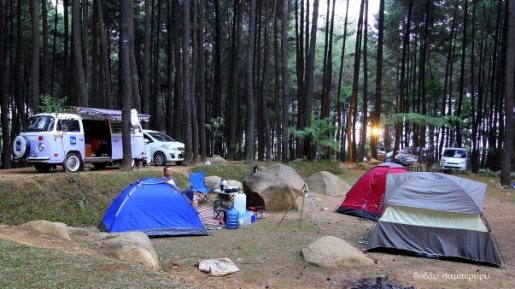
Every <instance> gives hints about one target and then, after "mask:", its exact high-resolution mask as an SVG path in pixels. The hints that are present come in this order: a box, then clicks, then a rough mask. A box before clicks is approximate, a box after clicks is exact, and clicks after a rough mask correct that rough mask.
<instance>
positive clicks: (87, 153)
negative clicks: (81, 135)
mask: <svg viewBox="0 0 515 289" xmlns="http://www.w3.org/2000/svg"><path fill="white" fill-rule="evenodd" d="M86 157H87V158H90V157H91V144H89V143H87V144H86Z"/></svg>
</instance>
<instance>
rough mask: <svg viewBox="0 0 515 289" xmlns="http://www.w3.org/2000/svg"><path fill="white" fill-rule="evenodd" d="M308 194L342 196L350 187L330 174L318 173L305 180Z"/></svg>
mask: <svg viewBox="0 0 515 289" xmlns="http://www.w3.org/2000/svg"><path fill="white" fill-rule="evenodd" d="M306 184H307V185H308V187H309V192H310V193H316V194H321V195H327V196H343V195H345V194H347V192H348V191H349V190H350V188H351V186H350V185H349V184H347V183H346V182H345V181H343V180H342V179H340V178H339V177H338V176H336V175H333V174H331V173H330V172H326V171H321V172H318V173H316V174H314V175H312V176H311V177H309V178H308V179H307V180H306Z"/></svg>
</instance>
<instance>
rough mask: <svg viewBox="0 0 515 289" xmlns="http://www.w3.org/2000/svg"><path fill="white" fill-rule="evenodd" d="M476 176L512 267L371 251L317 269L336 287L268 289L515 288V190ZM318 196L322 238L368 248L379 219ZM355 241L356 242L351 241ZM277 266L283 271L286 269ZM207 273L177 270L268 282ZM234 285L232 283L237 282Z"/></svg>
mask: <svg viewBox="0 0 515 289" xmlns="http://www.w3.org/2000/svg"><path fill="white" fill-rule="evenodd" d="M173 169H174V171H176V172H182V173H184V174H187V172H188V168H187V167H183V166H173ZM143 170H162V167H146V168H143ZM108 171H109V170H106V172H108ZM52 173H60V171H54V170H52V171H51V172H50V173H49V174H52ZM36 175H38V176H40V175H41V174H40V173H36V172H35V170H34V168H22V169H11V170H0V180H7V179H18V180H23V179H24V178H30V177H34V176H36ZM472 178H475V179H476V180H479V181H483V182H487V183H488V193H487V198H486V201H485V209H484V214H485V217H486V219H487V221H488V223H489V225H490V227H491V228H492V229H493V232H494V234H495V238H496V241H497V242H498V244H499V247H500V250H501V252H502V256H503V258H504V261H505V262H506V268H500V267H491V266H481V265H478V264H471V263H465V262H452V261H442V260H435V259H427V258H420V257H414V256H405V255H398V254H387V253H380V252H369V253H367V255H368V256H369V257H371V258H373V259H374V260H375V261H376V264H375V265H373V266H371V267H368V268H352V269H348V270H347V269H339V270H328V271H326V272H323V273H320V272H319V273H316V274H326V276H328V277H324V280H330V279H331V278H332V279H331V282H332V284H333V285H321V284H320V280H321V277H322V276H313V277H312V278H305V279H303V280H302V282H301V283H300V284H299V280H298V277H297V278H295V277H294V276H291V278H290V279H291V280H290V279H288V277H284V276H282V277H281V278H282V280H281V282H280V283H281V284H285V283H286V284H288V285H287V286H284V285H281V286H279V285H275V286H274V284H279V282H275V280H274V278H277V277H276V276H273V275H271V276H270V280H267V281H268V282H267V284H270V286H265V288H293V287H297V288H346V287H345V286H346V285H344V284H343V283H342V282H343V280H344V278H343V277H337V276H346V279H347V280H348V278H351V279H354V280H357V279H359V278H360V277H361V276H363V277H364V276H366V277H372V278H375V277H376V276H378V275H379V274H387V275H388V276H389V280H391V281H394V282H398V283H401V284H403V285H408V284H409V285H414V286H417V288H487V287H490V288H515V287H514V285H513V284H515V270H514V267H513V264H514V263H515V253H514V252H515V235H514V234H513V229H514V226H513V221H514V219H515V218H514V216H513V212H514V211H515V210H514V209H515V190H513V189H500V188H497V187H496V184H497V183H498V179H495V178H487V177H472ZM312 195H313V201H314V205H315V208H316V213H317V216H318V218H319V219H320V222H321V224H322V230H321V231H320V233H319V235H320V237H322V236H327V235H332V236H337V237H344V238H345V239H346V241H347V242H349V243H351V244H352V245H353V246H355V247H356V248H358V249H362V248H363V247H362V245H360V244H358V239H359V238H358V237H359V235H358V234H357V233H356V232H357V231H363V230H369V229H370V228H371V227H372V224H373V223H372V222H371V221H363V220H359V219H358V218H355V217H352V216H347V215H342V214H337V213H333V211H334V209H335V208H336V206H337V205H338V204H339V202H341V200H342V197H329V196H323V195H318V194H312ZM299 204H300V203H299ZM304 208H308V210H305V211H304V215H303V217H302V218H303V219H306V220H308V221H312V222H316V219H315V216H314V214H313V212H312V211H310V209H309V207H306V204H304ZM300 213H301V211H298V212H290V213H289V214H288V216H287V218H290V219H294V218H297V219H298V218H299V216H300V215H299V214H300ZM282 216H283V213H275V214H272V216H271V218H270V219H269V220H268V222H278V221H279V220H280V219H281V217H282ZM367 228H368V229H367ZM91 230H95V228H91ZM79 235H80V234H79ZM79 237H80V236H79ZM0 238H2V239H6V240H10V241H14V242H18V243H21V244H24V245H28V246H34V247H40V248H47V249H52V250H58V251H62V252H66V253H69V254H87V255H89V256H91V257H98V258H104V257H105V256H101V255H99V253H98V252H95V251H93V250H91V249H87V248H82V247H81V245H80V244H81V242H78V241H76V240H75V239H74V240H72V241H65V240H60V239H57V238H54V237H51V236H46V235H42V234H38V233H36V232H33V231H29V230H26V229H24V228H23V227H21V226H18V227H3V228H2V227H0ZM349 239H350V240H351V241H352V242H350V241H349ZM266 266H267V267H268V269H269V270H270V271H271V272H274V264H267V265H266ZM277 266H280V265H277ZM277 269H278V270H279V269H280V268H277ZM202 274H203V273H201V272H198V270H194V269H193V268H188V269H187V270H185V271H183V272H182V273H177V276H178V277H180V278H182V279H183V280H184V281H186V282H190V283H192V284H195V285H197V286H200V287H204V288H264V287H263V286H262V284H249V283H246V282H247V281H246V280H245V279H244V278H243V277H241V279H239V278H240V277H239V276H240V275H239V274H238V273H236V274H233V275H231V276H230V277H228V278H209V279H206V278H199V277H201V276H203V275H202ZM314 274H315V273H314ZM242 275H243V274H242ZM329 276H330V277H329ZM436 276H438V277H436ZM285 278H286V279H285ZM479 278H481V280H479ZM228 280H229V281H228ZM340 281H341V282H340ZM227 282H230V283H227ZM328 283H329V281H328ZM228 284H232V285H233V286H232V285H228ZM234 286H236V287H234ZM257 286H259V287H257ZM349 288H350V287H349Z"/></svg>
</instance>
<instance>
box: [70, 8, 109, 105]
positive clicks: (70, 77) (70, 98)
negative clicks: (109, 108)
mask: <svg viewBox="0 0 515 289" xmlns="http://www.w3.org/2000/svg"><path fill="white" fill-rule="evenodd" d="M99 1H101V0H99ZM69 7H70V5H69V0H63V15H64V17H63V22H64V38H63V42H64V45H63V54H64V56H63V58H64V60H63V70H62V74H63V88H62V89H63V96H65V97H67V100H68V101H67V102H68V105H71V104H72V103H71V97H70V79H71V77H70V67H71V66H70V47H69V43H70V28H69V23H70V21H69V11H70V10H69V9H68V8H69ZM73 105H77V104H76V103H73Z"/></svg>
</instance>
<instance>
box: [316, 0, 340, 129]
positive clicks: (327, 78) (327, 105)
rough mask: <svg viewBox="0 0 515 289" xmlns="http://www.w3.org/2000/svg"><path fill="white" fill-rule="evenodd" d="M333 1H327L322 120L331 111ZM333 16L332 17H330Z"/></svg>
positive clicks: (334, 2)
mask: <svg viewBox="0 0 515 289" xmlns="http://www.w3.org/2000/svg"><path fill="white" fill-rule="evenodd" d="M330 4H331V1H330V0H327V14H326V15H327V16H326V22H325V27H326V29H325V31H326V33H325V47H324V67H323V69H324V75H323V76H322V96H321V108H320V119H324V118H326V117H329V112H330V110H331V80H332V77H333V76H332V72H333V71H332V69H333V57H332V54H333V28H334V11H335V10H336V9H335V8H336V6H335V5H336V0H333V10H332V12H331V10H330V9H329V7H331V5H330ZM329 14H331V17H329Z"/></svg>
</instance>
